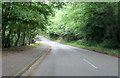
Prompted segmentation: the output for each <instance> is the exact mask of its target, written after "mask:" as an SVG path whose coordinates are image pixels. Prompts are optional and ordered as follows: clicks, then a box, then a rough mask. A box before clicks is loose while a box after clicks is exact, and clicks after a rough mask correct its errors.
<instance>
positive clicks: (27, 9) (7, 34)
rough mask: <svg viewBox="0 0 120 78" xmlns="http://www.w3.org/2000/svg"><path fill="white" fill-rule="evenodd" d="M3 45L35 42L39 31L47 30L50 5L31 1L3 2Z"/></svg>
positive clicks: (50, 10) (6, 46)
mask: <svg viewBox="0 0 120 78" xmlns="http://www.w3.org/2000/svg"><path fill="white" fill-rule="evenodd" d="M2 7H3V8H2V12H3V13H2V18H3V19H2V40H3V41H2V47H4V48H8V47H12V46H18V45H22V46H24V45H26V44H30V43H32V42H34V37H35V36H36V35H37V34H38V33H39V32H38V31H41V30H45V28H46V27H45V25H46V24H47V23H48V16H49V15H51V13H52V9H51V7H50V5H47V4H44V3H31V2H18V3H17V2H3V3H2Z"/></svg>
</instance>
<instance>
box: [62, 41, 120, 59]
mask: <svg viewBox="0 0 120 78" xmlns="http://www.w3.org/2000/svg"><path fill="white" fill-rule="evenodd" d="M62 43H63V44H67V45H71V46H75V47H79V48H83V49H88V50H92V51H95V52H99V53H103V54H107V55H111V56H116V57H120V50H118V49H108V48H103V47H96V46H85V45H79V44H76V43H71V42H62Z"/></svg>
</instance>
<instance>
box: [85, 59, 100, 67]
mask: <svg viewBox="0 0 120 78" xmlns="http://www.w3.org/2000/svg"><path fill="white" fill-rule="evenodd" d="M83 60H84V61H85V62H87V63H88V64H90V65H91V66H92V67H94V68H95V69H98V67H96V66H95V65H93V64H92V63H90V62H89V61H87V60H86V59H83Z"/></svg>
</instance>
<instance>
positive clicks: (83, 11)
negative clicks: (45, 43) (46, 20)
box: [48, 2, 120, 49]
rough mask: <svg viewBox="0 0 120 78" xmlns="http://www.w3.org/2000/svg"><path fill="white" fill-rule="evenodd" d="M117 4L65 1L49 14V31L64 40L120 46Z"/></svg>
mask: <svg viewBox="0 0 120 78" xmlns="http://www.w3.org/2000/svg"><path fill="white" fill-rule="evenodd" d="M118 9H119V8H118V3H117V2H116V3H109V2H106V3H105V2H103V3H102V2H101V3H97V2H94V3H92V2H91V3H66V4H64V6H63V8H62V9H60V10H56V13H55V16H54V17H50V19H51V23H50V25H49V26H48V33H49V35H50V37H52V38H55V39H57V38H59V39H62V40H64V41H67V42H71V41H74V42H76V43H77V44H80V45H81V44H82V45H88V46H92V45H93V46H101V47H105V48H113V49H117V48H120V26H119V25H118Z"/></svg>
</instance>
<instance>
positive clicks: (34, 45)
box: [28, 43, 42, 47]
mask: <svg viewBox="0 0 120 78" xmlns="http://www.w3.org/2000/svg"><path fill="white" fill-rule="evenodd" d="M41 45H42V44H39V43H36V44H30V45H28V46H32V47H37V46H41Z"/></svg>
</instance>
